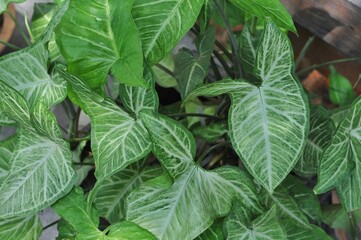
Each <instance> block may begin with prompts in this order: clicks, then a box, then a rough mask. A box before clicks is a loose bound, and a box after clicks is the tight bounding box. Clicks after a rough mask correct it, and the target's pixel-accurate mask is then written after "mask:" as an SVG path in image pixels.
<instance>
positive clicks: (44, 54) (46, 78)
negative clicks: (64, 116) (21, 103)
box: [0, 42, 67, 107]
mask: <svg viewBox="0 0 361 240" xmlns="http://www.w3.org/2000/svg"><path fill="white" fill-rule="evenodd" d="M48 57H49V56H48V51H47V50H46V49H45V47H44V45H43V43H41V42H40V43H37V44H35V45H32V46H30V47H28V48H25V49H23V50H21V51H18V52H15V53H11V54H9V55H6V56H4V57H2V58H0V80H1V81H4V82H5V83H7V84H9V85H10V86H11V87H13V88H14V89H16V90H17V91H18V92H19V93H21V94H22V96H23V97H24V98H25V99H26V100H27V102H28V103H29V105H30V106H33V105H34V104H35V103H36V102H37V101H39V99H44V101H45V102H46V104H47V106H48V107H52V106H53V105H55V104H57V103H59V102H61V101H62V100H64V98H65V97H66V89H67V87H66V82H65V81H64V80H63V79H62V78H60V77H58V75H57V74H56V73H54V74H53V75H52V76H50V75H49V74H48V68H47V62H48ZM19 69H21V71H19Z"/></svg>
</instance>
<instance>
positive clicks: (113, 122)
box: [59, 70, 151, 182]
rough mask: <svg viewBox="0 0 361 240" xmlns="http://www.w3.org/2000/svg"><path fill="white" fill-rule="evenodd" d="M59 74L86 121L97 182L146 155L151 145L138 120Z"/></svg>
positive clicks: (65, 74) (82, 83)
mask: <svg viewBox="0 0 361 240" xmlns="http://www.w3.org/2000/svg"><path fill="white" fill-rule="evenodd" d="M59 71H60V73H61V75H62V76H63V77H64V78H65V79H66V80H67V81H68V82H69V83H70V85H71V88H72V89H73V90H74V94H76V95H75V97H76V102H77V103H79V104H80V106H81V108H82V109H83V110H84V111H85V112H86V113H87V114H88V115H89V117H90V122H91V126H92V130H91V134H92V136H91V148H92V151H93V155H94V161H95V165H96V170H95V175H96V177H97V180H98V182H100V181H102V180H103V179H105V178H106V177H108V176H111V175H112V174H114V173H116V172H117V171H119V170H121V169H123V168H125V167H126V166H128V165H129V164H130V163H132V162H135V161H137V160H139V159H141V158H142V157H144V156H145V155H147V154H148V153H149V152H150V150H151V144H150V142H149V137H148V134H147V131H146V129H145V128H144V126H143V123H142V122H141V120H139V119H137V120H135V119H134V118H133V117H131V116H130V115H129V114H128V113H126V112H125V111H123V110H122V109H121V108H119V107H118V106H117V105H116V104H115V103H114V102H113V101H111V100H110V99H104V100H102V98H101V97H100V96H98V95H97V94H95V93H94V92H92V91H91V90H90V89H89V87H88V86H87V85H86V84H85V83H84V82H82V81H81V80H80V79H79V78H77V77H75V76H73V75H71V74H69V73H67V72H65V71H62V70H59ZM72 100H73V99H72Z"/></svg>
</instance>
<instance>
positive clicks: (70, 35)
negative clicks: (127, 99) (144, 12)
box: [56, 0, 145, 89]
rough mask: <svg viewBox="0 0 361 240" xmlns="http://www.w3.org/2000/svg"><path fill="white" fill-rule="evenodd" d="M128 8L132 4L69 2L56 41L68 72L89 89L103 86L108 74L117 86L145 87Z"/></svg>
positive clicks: (129, 0) (114, 0)
mask: <svg viewBox="0 0 361 240" xmlns="http://www.w3.org/2000/svg"><path fill="white" fill-rule="evenodd" d="M132 5H133V1H132V0H94V1H91V2H89V1H87V0H78V1H70V5H69V9H68V11H67V12H66V13H65V15H64V16H63V18H62V20H61V22H60V24H59V26H58V27H57V29H56V41H57V43H58V46H59V48H60V51H61V53H62V54H63V56H64V57H65V59H66V60H67V62H68V70H69V71H70V72H71V73H73V74H75V75H77V76H78V77H80V78H81V79H82V80H83V81H85V82H86V83H87V84H88V85H89V86H90V87H91V88H92V89H96V88H99V87H101V86H102V85H103V84H104V83H105V81H106V77H107V75H108V72H109V71H111V73H112V74H113V75H115V77H116V78H117V80H119V81H120V82H121V83H124V84H127V85H132V86H140V85H144V84H145V81H144V79H143V78H142V76H143V54H142V49H141V41H140V38H139V34H138V31H137V28H136V25H135V23H134V21H133V19H132V15H131V8H132Z"/></svg>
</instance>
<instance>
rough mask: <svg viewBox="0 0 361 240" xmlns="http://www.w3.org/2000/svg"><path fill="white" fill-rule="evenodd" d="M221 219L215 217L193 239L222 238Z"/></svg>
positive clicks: (216, 239) (215, 239)
mask: <svg viewBox="0 0 361 240" xmlns="http://www.w3.org/2000/svg"><path fill="white" fill-rule="evenodd" d="M224 239H225V237H224V233H223V219H216V220H215V221H214V223H213V224H212V226H210V227H209V228H208V229H207V230H206V231H204V232H203V233H202V234H201V235H199V236H198V237H197V238H195V240H224Z"/></svg>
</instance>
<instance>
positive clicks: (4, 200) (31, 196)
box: [0, 84, 75, 218]
mask: <svg viewBox="0 0 361 240" xmlns="http://www.w3.org/2000/svg"><path fill="white" fill-rule="evenodd" d="M1 87H6V85H5V84H2V85H1ZM7 88H8V89H7V92H11V91H14V92H15V90H11V88H10V87H7ZM1 94H2V93H1ZM17 99H21V97H20V94H18V98H17ZM15 100H16V99H13V101H15ZM17 110H18V109H16V108H11V109H8V110H7V112H11V111H14V112H16V111H17ZM23 112H26V110H23ZM32 112H33V113H34V114H35V116H36V118H35V117H34V115H32V116H31V121H30V122H29V121H28V122H24V123H23V124H22V125H20V127H19V128H18V133H17V135H18V141H17V144H16V148H15V150H14V152H13V154H12V157H11V160H10V161H11V164H12V165H11V168H10V170H9V174H8V176H7V177H6V179H5V180H4V182H3V184H2V185H1V187H0V206H1V207H0V216H1V217H2V218H7V217H15V216H21V215H25V214H31V213H35V212H37V211H39V210H41V209H43V208H45V207H48V206H50V205H51V204H52V203H54V202H55V201H56V200H58V199H59V198H60V197H62V196H64V195H65V194H66V193H67V192H68V191H69V190H70V189H71V188H72V186H73V185H74V181H75V174H74V171H73V169H72V168H71V159H72V156H71V152H70V149H69V146H68V144H67V143H66V142H64V141H63V140H62V137H61V133H60V130H59V128H58V125H57V123H56V119H55V117H54V115H52V113H50V112H49V111H48V110H47V107H46V105H45V104H44V103H43V102H39V103H38V104H36V105H35V106H34V108H33V111H32ZM27 115H29V113H27Z"/></svg>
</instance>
